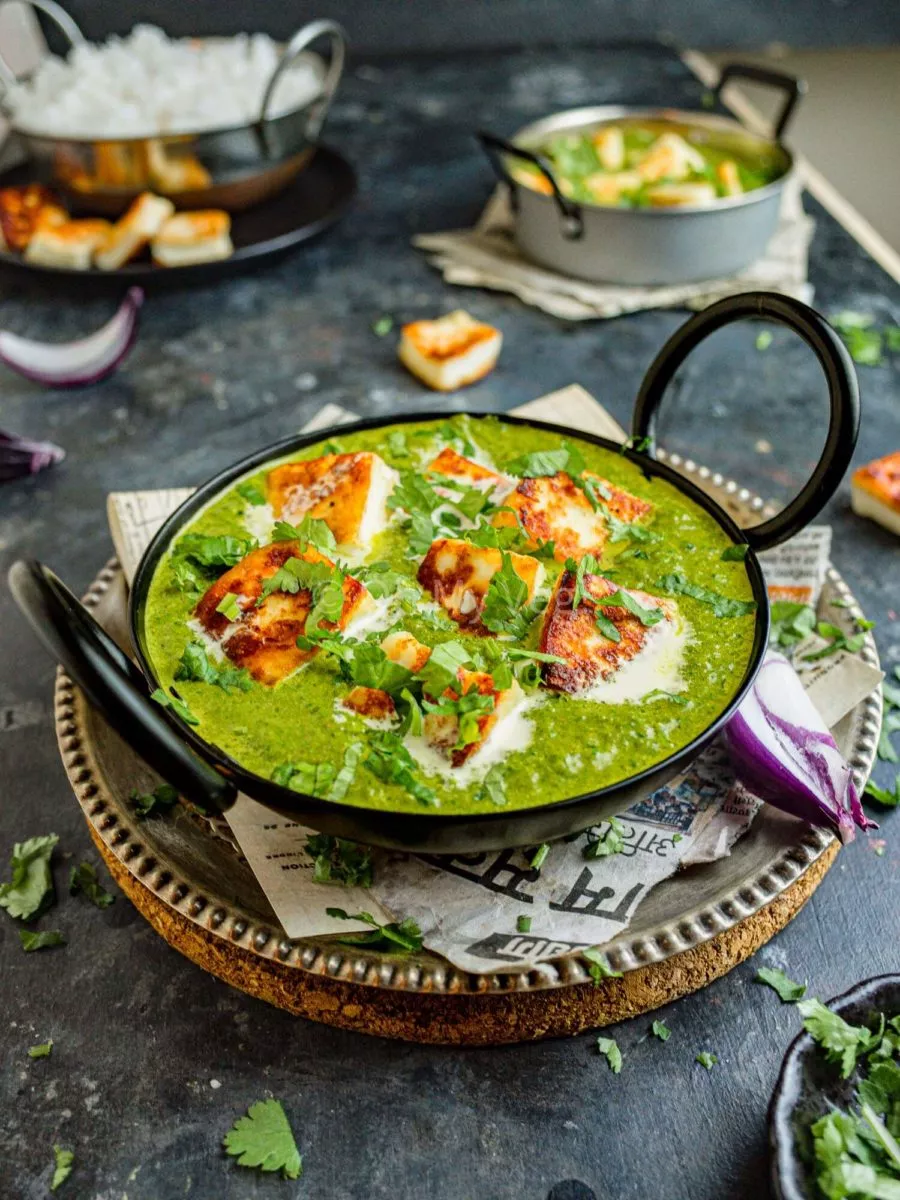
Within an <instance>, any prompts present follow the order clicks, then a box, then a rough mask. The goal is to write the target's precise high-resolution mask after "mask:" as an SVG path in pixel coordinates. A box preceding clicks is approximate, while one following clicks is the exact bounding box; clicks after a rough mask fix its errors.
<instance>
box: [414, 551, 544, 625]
mask: <svg viewBox="0 0 900 1200" xmlns="http://www.w3.org/2000/svg"><path fill="white" fill-rule="evenodd" d="M509 557H510V560H511V562H512V567H513V570H514V571H515V573H516V574H517V575H518V576H519V578H520V579H521V580H522V581H523V582H524V583H525V584H526V585H527V587H528V597H527V601H526V603H530V602H531V601H532V600H533V599H534V593H535V591H536V589H537V588H538V587H539V586H540V583H541V581H542V579H543V577H544V568H543V565H542V564H541V563H539V562H538V560H537V559H536V558H529V557H528V556H527V555H524V554H512V553H511V554H510V555H509ZM502 566H503V555H502V553H501V551H500V550H495V549H494V548H492V547H486V546H474V545H472V543H471V542H466V541H463V540H462V539H461V538H438V539H437V540H436V541H434V542H432V543H431V545H430V547H429V548H428V552H427V554H426V555H425V557H424V558H423V559H422V564H421V566H420V567H419V572H418V576H417V578H418V580H419V583H420V584H421V585H422V587H423V588H425V589H426V590H427V591H429V592H430V593H431V595H432V596H433V597H434V599H435V600H436V601H437V603H438V604H440V605H441V607H442V608H444V609H445V610H446V612H447V614H448V615H449V616H450V617H452V619H453V620H454V621H455V622H456V623H457V625H459V627H460V628H461V629H463V630H465V632H466V633H477V634H488V633H489V632H490V631H489V630H488V629H487V627H486V626H485V625H484V623H483V621H482V619H481V618H482V613H483V611H484V601H485V597H486V596H487V590H488V587H489V586H490V582H491V579H492V577H493V576H494V575H495V574H496V573H497V571H499V570H500V569H501V567H502Z"/></svg>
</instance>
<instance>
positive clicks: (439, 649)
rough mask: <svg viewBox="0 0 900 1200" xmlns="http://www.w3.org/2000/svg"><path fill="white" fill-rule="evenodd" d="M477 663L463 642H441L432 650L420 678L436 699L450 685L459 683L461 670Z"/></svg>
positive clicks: (470, 667)
mask: <svg viewBox="0 0 900 1200" xmlns="http://www.w3.org/2000/svg"><path fill="white" fill-rule="evenodd" d="M474 666H475V663H474V662H473V661H472V656H471V654H470V652H469V650H468V649H467V648H466V647H465V646H464V645H463V644H462V642H441V643H439V645H437V646H435V647H434V649H433V650H432V651H431V654H430V656H429V658H428V661H427V662H426V663H425V665H424V667H422V670H421V671H420V672H419V676H418V677H419V679H420V680H421V681H422V686H423V688H424V690H425V691H426V692H427V693H428V695H429V696H434V697H435V698H436V699H437V697H439V696H442V695H443V694H444V692H445V691H446V690H447V688H449V687H453V688H455V687H457V686H458V684H459V670H460V668H465V669H466V670H472V669H473V668H474Z"/></svg>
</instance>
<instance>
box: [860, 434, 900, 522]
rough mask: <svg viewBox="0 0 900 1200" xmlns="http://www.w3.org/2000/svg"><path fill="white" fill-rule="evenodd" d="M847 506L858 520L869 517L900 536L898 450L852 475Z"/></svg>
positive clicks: (899, 459)
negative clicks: (856, 515) (857, 514)
mask: <svg viewBox="0 0 900 1200" xmlns="http://www.w3.org/2000/svg"><path fill="white" fill-rule="evenodd" d="M850 503H851V504H852V506H853V511H854V512H855V513H859V515H860V516H861V517H870V518H871V519H872V520H873V521H877V522H878V524H879V525H883V526H884V527H885V529H890V531H891V532H892V533H898V534H900V450H895V451H894V452H893V453H892V454H886V455H885V456H884V457H883V458H876V459H875V461H874V462H870V463H867V464H866V466H864V467H858V468H857V469H856V470H855V471H854V472H853V475H852V477H851V480H850Z"/></svg>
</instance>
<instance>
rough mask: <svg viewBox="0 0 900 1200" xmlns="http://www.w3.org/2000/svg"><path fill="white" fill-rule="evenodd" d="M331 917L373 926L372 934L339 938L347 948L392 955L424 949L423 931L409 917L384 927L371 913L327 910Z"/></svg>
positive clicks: (350, 934) (352, 934) (356, 934)
mask: <svg viewBox="0 0 900 1200" xmlns="http://www.w3.org/2000/svg"><path fill="white" fill-rule="evenodd" d="M325 911H326V913H328V915H329V917H336V918H337V919H338V920H339V921H362V922H363V923H364V924H366V925H371V926H372V931H371V933H348V934H347V935H346V937H340V938H337V941H339V942H342V943H343V944H344V945H345V946H366V947H368V948H369V949H370V950H383V951H386V952H388V953H391V954H414V953H415V952H416V951H417V950H421V949H422V930H421V929H420V928H419V926H418V925H417V924H416V922H415V921H413V920H412V918H411V917H407V918H406V919H405V920H403V921H400V922H399V924H398V923H397V922H396V921H390V922H388V924H386V925H382V924H381V922H380V921H376V920H375V918H374V917H373V916H372V914H371V913H368V912H358V913H348V912H345V911H344V910H343V909H342V908H326V909H325Z"/></svg>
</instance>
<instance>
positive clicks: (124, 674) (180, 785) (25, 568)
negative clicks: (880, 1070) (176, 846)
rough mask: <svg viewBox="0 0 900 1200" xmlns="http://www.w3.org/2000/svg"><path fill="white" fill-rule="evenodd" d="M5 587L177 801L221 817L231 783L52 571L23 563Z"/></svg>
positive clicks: (232, 795) (233, 793)
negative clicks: (191, 742)
mask: <svg viewBox="0 0 900 1200" xmlns="http://www.w3.org/2000/svg"><path fill="white" fill-rule="evenodd" d="M9 586H10V590H11V592H12V594H13V598H14V600H15V602H16V604H17V605H18V606H19V608H20V609H21V611H22V613H23V614H24V616H25V619H26V620H27V621H28V623H29V625H30V626H31V628H32V630H33V631H34V632H35V634H36V635H37V638H38V640H39V641H40V642H41V644H42V645H43V646H44V649H45V650H48V651H49V652H50V654H51V655H52V656H53V657H54V658H55V659H57V661H58V662H61V663H62V665H63V666H64V667H65V669H66V670H67V671H68V673H69V675H70V676H71V677H72V678H73V679H74V680H75V682H76V683H77V684H78V686H79V687H80V688H82V690H83V691H84V693H85V694H86V695H87V697H88V699H89V700H90V701H91V703H92V704H93V705H94V706H95V707H96V708H97V709H99V711H100V712H101V713H102V714H103V716H104V717H105V718H106V720H107V721H108V722H109V724H110V725H111V726H112V728H113V729H115V731H116V733H118V734H119V735H120V736H121V737H123V738H124V739H125V741H126V742H128V743H129V744H130V745H131V746H133V747H134V749H135V750H136V751H137V752H138V754H140V756H141V757H142V758H143V759H145V760H146V761H147V762H148V763H149V764H150V766H152V767H153V768H154V770H156V771H158V772H159V774H160V775H162V777H163V778H164V779H166V780H168V782H169V783H171V784H172V785H173V786H174V787H176V788H177V789H178V791H179V792H180V794H181V795H182V796H185V797H187V799H188V800H193V801H194V802H195V803H197V804H199V805H200V806H201V807H203V808H204V809H207V810H213V811H216V812H221V811H223V810H224V809H226V808H229V807H230V806H231V805H232V804H233V803H234V801H235V800H236V799H237V789H236V788H235V786H234V784H233V783H232V782H231V781H230V780H228V779H225V778H224V777H223V776H222V775H220V774H219V773H218V771H216V770H214V769H213V767H212V766H210V765H209V764H208V763H206V762H204V761H203V760H202V759H201V758H199V757H198V756H197V755H196V754H195V753H194V752H193V751H192V750H191V749H190V748H189V747H188V746H187V745H186V744H185V742H184V739H183V737H182V736H181V735H180V734H179V733H178V723H177V721H176V718H174V717H173V718H172V721H171V723H170V721H169V720H168V719H167V716H168V714H166V713H164V710H163V709H161V708H160V707H159V706H158V705H157V704H156V703H154V702H153V701H152V700H150V699H149V697H148V695H147V684H146V681H145V680H144V677H143V675H142V674H141V672H140V671H139V670H138V668H137V667H136V666H135V665H134V663H133V662H132V661H131V659H130V658H129V657H128V656H127V655H126V654H125V653H124V652H123V651H122V650H120V649H119V647H118V646H117V645H116V643H115V642H114V641H113V640H112V638H111V637H110V636H109V634H108V633H107V632H106V630H105V629H103V627H102V626H101V625H99V624H98V622H97V621H96V620H95V619H94V617H92V616H91V614H90V612H88V610H87V609H86V608H85V606H84V605H83V604H82V603H81V602H80V601H79V600H77V599H76V598H75V596H73V595H72V593H71V592H70V591H69V589H68V588H67V587H66V586H65V584H64V583H62V582H61V581H60V580H59V579H58V578H57V577H56V575H54V574H53V572H52V571H51V570H49V569H48V568H47V567H45V566H44V565H43V564H42V563H39V562H35V561H34V560H33V559H31V560H20V561H19V562H15V563H13V565H12V567H10V571H9Z"/></svg>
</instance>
